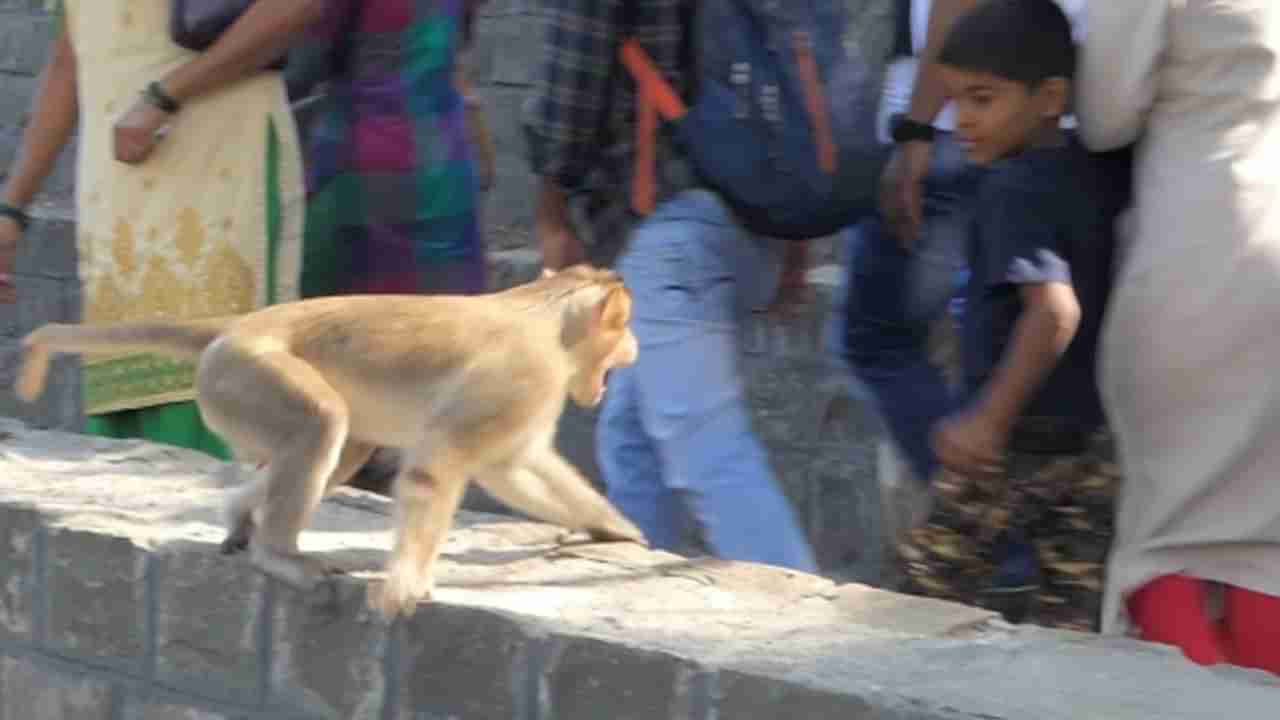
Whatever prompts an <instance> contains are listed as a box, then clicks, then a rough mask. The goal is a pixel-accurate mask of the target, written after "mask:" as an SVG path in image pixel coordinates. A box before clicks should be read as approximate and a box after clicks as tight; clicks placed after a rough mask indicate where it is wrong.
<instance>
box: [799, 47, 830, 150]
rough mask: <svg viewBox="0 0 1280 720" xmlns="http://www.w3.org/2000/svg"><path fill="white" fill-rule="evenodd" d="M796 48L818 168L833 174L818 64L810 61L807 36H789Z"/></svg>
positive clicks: (825, 99)
mask: <svg viewBox="0 0 1280 720" xmlns="http://www.w3.org/2000/svg"><path fill="white" fill-rule="evenodd" d="M792 39H793V41H794V42H795V46H796V67H797V69H798V70H799V71H800V85H801V86H802V87H803V88H804V104H805V108H806V109H807V110H808V111H809V122H810V123H812V124H813V136H814V140H815V141H816V142H817V144H818V167H820V168H822V171H823V172H825V173H827V174H828V175H830V174H831V173H834V172H835V171H836V144H835V141H834V140H833V139H832V137H831V118H830V116H828V115H827V96H826V93H824V92H823V91H822V79H821V78H820V77H819V76H818V63H817V62H816V61H814V59H813V46H812V45H811V44H810V42H809V34H808V33H806V32H804V31H802V30H801V31H797V32H796V33H795V35H794V36H792Z"/></svg>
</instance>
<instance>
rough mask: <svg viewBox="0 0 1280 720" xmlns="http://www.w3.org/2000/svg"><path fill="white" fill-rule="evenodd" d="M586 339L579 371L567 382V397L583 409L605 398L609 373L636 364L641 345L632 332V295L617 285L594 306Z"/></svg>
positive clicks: (581, 352)
mask: <svg viewBox="0 0 1280 720" xmlns="http://www.w3.org/2000/svg"><path fill="white" fill-rule="evenodd" d="M588 322H589V327H588V331H587V334H586V337H585V338H584V339H583V340H582V342H581V343H580V344H579V346H578V352H577V353H576V354H577V356H578V372H577V373H576V374H575V375H574V376H573V378H572V379H570V381H569V395H570V397H572V398H573V401H574V402H575V403H576V404H578V405H580V406H582V407H595V406H596V405H599V404H600V401H601V400H602V399H604V388H605V382H606V380H607V379H608V375H609V371H610V370H612V369H614V368H618V367H626V366H627V365H630V364H632V363H634V362H635V361H636V358H637V357H638V356H639V354H640V346H639V345H638V344H637V343H636V336H635V335H634V334H632V332H631V293H630V292H629V291H628V290H627V289H626V288H625V287H623V286H622V285H618V286H616V287H614V288H612V289H610V290H609V291H608V292H607V293H605V296H604V298H602V299H601V300H600V302H599V303H597V305H596V308H595V311H594V312H593V313H592V316H591V319H590V320H589V321H588Z"/></svg>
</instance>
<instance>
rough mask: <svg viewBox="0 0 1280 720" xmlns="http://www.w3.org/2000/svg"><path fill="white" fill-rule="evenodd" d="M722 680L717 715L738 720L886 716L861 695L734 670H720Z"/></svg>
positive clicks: (851, 718) (794, 719) (851, 719)
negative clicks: (808, 686)
mask: <svg viewBox="0 0 1280 720" xmlns="http://www.w3.org/2000/svg"><path fill="white" fill-rule="evenodd" d="M719 680H720V682H719V690H718V693H717V695H718V698H717V699H718V703H717V713H718V714H717V717H722V718H733V719H734V720H796V719H797V718H849V719H850V720H853V719H854V718H873V717H874V718H878V717H882V716H881V715H879V714H878V713H877V712H876V710H875V708H873V707H872V705H871V704H870V703H868V702H867V701H865V700H863V699H862V698H861V697H859V696H857V695H851V694H844V693H834V692H828V691H824V690H818V689H814V688H807V687H804V686H802V685H797V684H793V683H790V682H786V681H783V680H779V679H777V678H774V677H763V676H755V675H746V674H743V673H738V672H733V671H724V672H722V673H720V679H719Z"/></svg>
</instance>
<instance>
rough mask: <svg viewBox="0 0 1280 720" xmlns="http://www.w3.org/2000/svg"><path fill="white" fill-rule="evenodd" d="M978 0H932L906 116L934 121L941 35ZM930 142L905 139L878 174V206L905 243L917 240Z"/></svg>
mask: <svg viewBox="0 0 1280 720" xmlns="http://www.w3.org/2000/svg"><path fill="white" fill-rule="evenodd" d="M977 4H978V0H934V2H933V4H932V6H931V8H930V11H929V30H928V34H927V36H926V38H927V39H926V41H925V47H924V50H923V51H922V52H921V53H920V55H921V58H920V64H919V67H918V69H917V71H916V80H915V83H914V85H913V86H912V91H911V102H910V105H909V106H908V109H907V113H906V117H907V118H908V119H910V120H912V121H915V122H917V123H921V124H924V125H929V124H932V123H933V121H934V119H935V118H937V116H938V113H939V112H940V111H941V110H942V106H943V105H945V104H946V100H947V93H946V88H945V86H944V85H943V81H942V72H941V66H939V65H938V64H937V62H935V60H936V58H937V57H938V53H939V52H940V51H941V49H942V44H943V41H945V40H946V37H947V33H948V32H949V31H950V30H951V25H952V24H953V23H954V22H955V20H956V18H958V17H960V16H961V15H963V14H964V13H965V12H968V11H969V10H970V9H971V8H973V7H974V6H975V5H977ZM932 149H933V146H932V143H930V142H928V141H924V140H913V141H910V142H904V143H902V144H900V145H898V147H897V148H896V149H895V150H894V152H893V155H892V156H891V157H890V159H889V163H888V165H886V167H885V170H884V173H883V175H882V176H881V180H880V210H881V213H882V214H883V215H884V217H885V219H886V220H887V221H888V222H889V225H890V227H892V228H893V230H894V232H895V234H896V235H897V236H898V237H899V239H900V240H901V241H902V242H903V243H904V244H907V245H909V244H910V243H912V242H914V240H915V236H916V233H918V232H919V229H920V223H921V222H923V217H924V210H923V198H924V178H925V175H927V174H928V172H929V155H930V153H931V151H932Z"/></svg>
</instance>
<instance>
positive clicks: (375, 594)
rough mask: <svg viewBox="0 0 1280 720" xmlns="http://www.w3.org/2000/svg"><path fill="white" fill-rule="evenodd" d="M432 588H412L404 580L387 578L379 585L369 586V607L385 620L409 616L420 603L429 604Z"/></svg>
mask: <svg viewBox="0 0 1280 720" xmlns="http://www.w3.org/2000/svg"><path fill="white" fill-rule="evenodd" d="M432 590H433V589H432V587H430V586H429V585H428V586H426V587H422V586H419V587H416V588H415V587H413V584H412V583H409V582H407V581H406V579H405V578H402V577H396V576H394V575H392V576H389V577H388V578H387V579H386V580H384V581H383V582H382V583H381V584H380V585H378V584H373V585H370V586H369V607H371V608H373V609H374V610H376V611H377V612H379V613H381V614H382V617H383V618H385V619H387V620H395V619H396V618H397V617H399V616H401V615H411V614H412V613H413V611H414V609H416V608H417V607H418V603H420V602H430V601H431V596H432Z"/></svg>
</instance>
